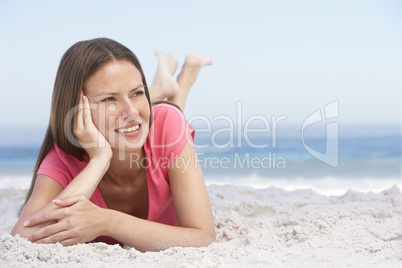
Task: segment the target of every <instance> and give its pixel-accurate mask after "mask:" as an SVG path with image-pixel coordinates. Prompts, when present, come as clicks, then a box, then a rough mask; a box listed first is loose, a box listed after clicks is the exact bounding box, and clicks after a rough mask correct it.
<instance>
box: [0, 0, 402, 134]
mask: <svg viewBox="0 0 402 268" xmlns="http://www.w3.org/2000/svg"><path fill="white" fill-rule="evenodd" d="M0 8H1V36H0V38H1V40H0V44H1V47H0V50H1V55H0V56H1V58H0V61H1V65H0V66H1V77H0V79H1V84H0V86H1V95H0V97H1V103H0V116H1V117H0V129H3V130H4V129H5V128H8V127H10V126H23V127H27V126H28V127H33V126H39V127H44V126H46V125H47V122H48V118H49V112H50V99H51V93H52V89H53V83H54V78H55V73H56V70H57V66H58V63H59V61H60V59H61V57H62V55H63V53H64V52H65V51H66V50H67V49H68V47H70V46H71V45H72V44H74V43H75V42H77V41H80V40H84V39H90V38H95V37H101V36H102V37H110V38H113V39H115V40H117V41H119V42H121V43H123V44H124V45H126V46H128V47H129V48H130V49H132V50H133V51H134V53H136V54H137V56H138V57H139V59H140V61H141V62H142V65H143V68H144V70H145V73H146V76H147V79H148V83H149V84H150V83H151V81H152V77H153V75H154V72H155V68H156V58H155V56H154V50H155V49H160V50H163V51H166V52H169V53H171V54H173V55H174V56H175V57H177V59H178V60H179V63H180V64H181V63H182V62H183V60H184V57H185V54H186V53H188V52H198V53H202V54H207V55H210V56H211V57H212V58H213V59H214V63H213V65H212V66H210V67H206V68H204V69H203V70H202V71H201V73H200V76H199V79H198V81H197V83H196V85H195V86H194V87H193V89H192V91H191V93H190V95H189V98H188V102H187V107H186V109H185V114H186V116H187V117H188V118H189V117H190V118H191V117H192V116H195V115H205V116H207V117H209V118H213V117H214V116H217V115H228V116H230V117H232V118H234V119H235V118H236V113H237V110H236V109H237V103H238V102H239V101H240V102H241V104H242V112H243V116H244V118H247V117H250V116H252V115H262V116H264V117H266V118H271V116H273V115H275V116H280V115H286V124H293V125H300V126H301V125H302V123H303V121H304V120H305V119H306V118H307V117H308V116H309V115H310V114H312V113H313V112H314V111H316V110H317V109H319V108H323V107H324V106H325V105H326V104H328V103H331V102H333V101H335V100H338V101H339V122H340V123H344V124H356V123H366V124H367V123H368V124H373V123H392V124H396V125H398V124H399V126H400V124H401V119H402V115H401V108H400V107H401V103H402V97H401V88H402V82H401V75H402V37H401V31H400V29H401V28H402V18H401V16H400V14H402V4H401V2H400V1H396V0H395V1H388V0H385V1H349V0H348V1H343V0H340V1H309V0H308V1H247V2H246V1H177V0H176V1H175V0H172V1H4V0H3V1H1V6H0Z"/></svg>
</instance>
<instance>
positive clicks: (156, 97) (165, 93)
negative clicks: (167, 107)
mask: <svg viewBox="0 0 402 268" xmlns="http://www.w3.org/2000/svg"><path fill="white" fill-rule="evenodd" d="M155 55H156V56H157V57H158V69H157V70H156V74H155V77H154V81H153V82H152V85H151V86H150V87H149V94H150V95H151V101H152V102H154V101H160V100H164V99H166V98H170V97H172V96H174V95H175V94H176V93H177V92H178V90H179V85H178V84H177V82H176V80H175V79H174V78H173V75H174V73H175V72H176V69H177V65H178V63H177V60H176V59H175V58H174V57H173V56H172V55H169V54H167V53H164V52H162V51H159V50H156V51H155Z"/></svg>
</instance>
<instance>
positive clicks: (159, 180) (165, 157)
mask: <svg viewBox="0 0 402 268" xmlns="http://www.w3.org/2000/svg"><path fill="white" fill-rule="evenodd" d="M152 115H153V122H152V125H151V128H150V130H149V135H148V138H147V140H146V141H145V143H144V151H145V157H146V162H145V163H146V175H147V184H148V198H149V209H148V220H149V221H154V222H159V223H164V224H169V225H173V226H177V225H178V223H177V218H176V213H175V211H174V207H173V202H172V195H171V192H170V186H169V177H168V171H169V168H170V166H171V165H172V164H173V162H174V161H175V159H176V158H177V157H178V156H179V155H180V153H181V151H182V150H183V148H184V146H185V145H186V144H187V141H188V140H189V138H190V137H192V139H193V140H194V129H193V128H192V127H191V126H190V124H189V123H188V122H187V121H186V119H185V118H184V115H183V113H182V112H181V111H180V110H179V109H177V108H176V107H174V106H172V105H169V104H165V103H162V104H157V105H154V106H153V107H152ZM86 159H88V158H86ZM87 164H88V162H85V161H79V160H78V159H76V158H75V157H73V156H71V155H69V154H67V153H65V152H64V151H62V150H61V149H60V148H59V147H58V146H57V145H56V144H54V147H53V148H52V149H51V150H50V151H49V153H48V154H47V155H46V156H45V158H44V159H43V161H42V163H41V165H40V167H39V170H38V173H37V174H38V175H46V176H49V177H51V178H53V179H54V180H56V181H57V182H58V183H60V184H61V186H63V188H65V187H66V186H67V185H68V184H69V183H70V182H71V181H72V180H73V179H74V178H75V177H76V176H77V175H78V174H79V173H80V172H81V171H82V170H83V169H84V168H85V167H86V165H87ZM90 200H91V201H92V202H93V203H94V204H95V205H97V206H99V207H101V208H107V206H106V204H105V201H104V200H103V198H102V195H101V193H100V191H99V189H98V187H97V188H96V189H95V192H94V193H93V195H92V197H91V199H90ZM96 241H97V242H106V243H109V244H115V243H118V242H117V241H116V240H114V239H112V238H110V237H105V236H102V237H98V238H97V239H96Z"/></svg>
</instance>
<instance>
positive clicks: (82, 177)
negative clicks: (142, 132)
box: [11, 157, 110, 237]
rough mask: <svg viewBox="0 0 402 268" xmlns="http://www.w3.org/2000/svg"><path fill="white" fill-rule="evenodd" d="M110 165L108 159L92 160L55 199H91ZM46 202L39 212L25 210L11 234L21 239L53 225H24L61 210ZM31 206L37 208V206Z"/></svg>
mask: <svg viewBox="0 0 402 268" xmlns="http://www.w3.org/2000/svg"><path fill="white" fill-rule="evenodd" d="M109 163H110V160H109V159H108V158H106V157H105V158H101V157H99V158H94V159H91V160H90V161H89V163H88V165H87V166H86V167H85V168H84V169H83V170H82V171H81V172H80V173H79V174H78V175H77V176H76V177H75V178H74V179H73V180H72V182H71V183H70V184H69V185H67V187H66V188H65V189H64V190H62V191H61V192H60V194H58V195H57V197H56V198H55V199H62V198H64V197H71V196H75V195H79V194H82V195H84V196H85V197H86V198H87V199H90V198H91V196H92V194H93V193H94V191H95V189H96V187H97V186H98V184H99V182H100V180H101V179H102V177H103V175H104V174H105V173H106V171H107V169H108V167H109ZM46 202H48V203H47V204H45V205H44V206H43V207H41V208H39V209H37V210H35V209H31V210H30V211H25V209H27V208H25V209H24V211H23V213H22V215H21V217H20V219H19V220H18V222H17V223H16V225H15V226H14V228H13V230H12V231H11V234H12V235H16V234H19V235H20V236H21V237H25V236H27V235H28V234H31V233H33V232H35V231H36V230H39V229H41V228H43V227H44V226H46V225H49V224H51V223H52V222H47V223H44V224H40V225H37V226H34V227H25V225H24V223H25V222H26V221H27V220H28V219H29V218H30V217H32V216H34V215H38V214H39V213H43V212H47V211H52V210H55V209H58V208H59V206H56V205H55V204H54V203H53V202H52V201H51V200H48V201H46ZM29 205H33V206H36V205H35V204H29ZM29 209H30V208H29Z"/></svg>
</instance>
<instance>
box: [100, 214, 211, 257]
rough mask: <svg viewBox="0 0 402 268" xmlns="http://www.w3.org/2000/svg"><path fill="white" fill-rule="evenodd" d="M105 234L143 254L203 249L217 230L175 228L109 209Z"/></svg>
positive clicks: (105, 218) (106, 215) (106, 216)
mask: <svg viewBox="0 0 402 268" xmlns="http://www.w3.org/2000/svg"><path fill="white" fill-rule="evenodd" d="M104 220H105V222H104V226H105V228H104V231H103V232H104V235H106V236H110V237H113V238H114V239H116V240H118V241H120V242H121V243H123V244H125V245H128V246H131V247H135V248H136V249H137V250H140V251H160V250H164V249H167V248H169V247H203V246H207V245H209V244H210V243H212V242H214V241H215V231H214V230H213V229H211V230H202V229H198V228H191V227H176V226H170V225H166V224H161V223H157V222H152V221H147V220H143V219H140V218H136V217H133V216H131V215H128V214H125V213H122V212H119V211H116V210H111V209H106V210H105V217H104Z"/></svg>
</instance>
